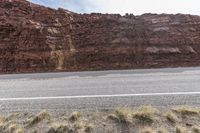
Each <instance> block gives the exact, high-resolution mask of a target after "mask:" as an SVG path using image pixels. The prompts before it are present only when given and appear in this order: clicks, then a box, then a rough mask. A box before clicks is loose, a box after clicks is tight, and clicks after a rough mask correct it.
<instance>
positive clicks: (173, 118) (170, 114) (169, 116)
mask: <svg viewBox="0 0 200 133" xmlns="http://www.w3.org/2000/svg"><path fill="white" fill-rule="evenodd" d="M165 117H166V118H167V120H168V121H170V122H172V123H176V122H177V121H178V117H177V116H176V114H174V113H173V112H171V111H168V112H167V113H166V114H165Z"/></svg>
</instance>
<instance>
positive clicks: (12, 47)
mask: <svg viewBox="0 0 200 133" xmlns="http://www.w3.org/2000/svg"><path fill="white" fill-rule="evenodd" d="M178 66H200V17H199V16H194V15H184V14H176V15H171V14H159V15H158V14H143V15H141V16H134V15H132V14H127V15H125V16H121V15H118V14H77V13H73V12H70V11H68V10H64V9H58V10H55V9H50V8H46V7H42V6H39V5H36V4H32V3H30V2H27V1H25V0H1V1H0V73H18V72H46V71H82V70H105V69H127V68H154V67H178Z"/></svg>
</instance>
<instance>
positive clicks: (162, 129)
mask: <svg viewBox="0 0 200 133" xmlns="http://www.w3.org/2000/svg"><path fill="white" fill-rule="evenodd" d="M156 133H168V131H167V130H166V129H165V128H159V129H157V131H156Z"/></svg>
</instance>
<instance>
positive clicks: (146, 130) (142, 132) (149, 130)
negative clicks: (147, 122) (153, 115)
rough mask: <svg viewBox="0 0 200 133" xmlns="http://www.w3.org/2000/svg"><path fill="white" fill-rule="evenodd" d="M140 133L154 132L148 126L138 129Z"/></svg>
mask: <svg viewBox="0 0 200 133" xmlns="http://www.w3.org/2000/svg"><path fill="white" fill-rule="evenodd" d="M140 133H154V131H153V129H151V128H149V127H145V128H144V129H142V130H141V131H140Z"/></svg>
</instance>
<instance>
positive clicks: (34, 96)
mask: <svg viewBox="0 0 200 133" xmlns="http://www.w3.org/2000/svg"><path fill="white" fill-rule="evenodd" d="M144 104H148V105H149V104H151V105H155V106H173V105H192V106H200V68H198V67H197V68H168V69H146V70H122V71H98V72H71V73H40V74H38V73H37V74H16V75H0V112H15V111H30V110H31V111H38V110H41V109H49V110H53V111H61V110H74V109H81V110H91V109H92V110H93V109H109V108H113V107H116V106H138V105H144Z"/></svg>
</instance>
